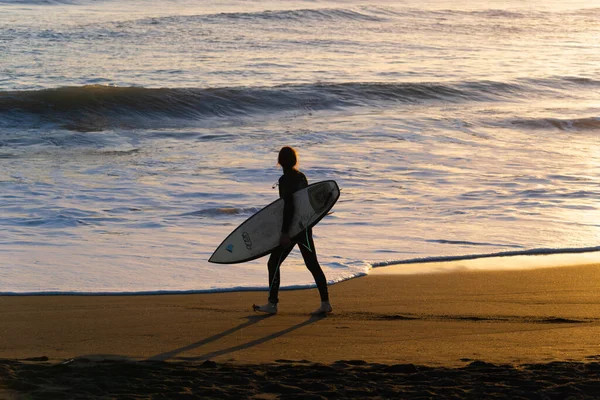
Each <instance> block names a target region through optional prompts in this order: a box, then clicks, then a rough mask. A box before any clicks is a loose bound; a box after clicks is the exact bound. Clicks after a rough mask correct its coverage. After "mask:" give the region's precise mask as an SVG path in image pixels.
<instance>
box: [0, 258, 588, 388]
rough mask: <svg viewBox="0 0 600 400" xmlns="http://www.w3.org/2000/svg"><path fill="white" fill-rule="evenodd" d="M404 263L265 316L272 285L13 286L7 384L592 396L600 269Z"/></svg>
mask: <svg viewBox="0 0 600 400" xmlns="http://www.w3.org/2000/svg"><path fill="white" fill-rule="evenodd" d="M538 259H541V260H543V257H542V258H538ZM486 262H487V263H490V262H491V263H494V262H495V263H499V264H498V265H501V263H507V262H511V260H510V259H509V258H497V259H493V260H487V261H486ZM458 267H460V263H457V269H460V268H458ZM393 268H394V267H389V268H381V269H376V270H374V271H373V272H372V273H371V274H370V275H368V276H366V277H361V278H357V279H353V280H350V281H346V282H342V283H340V284H336V285H333V286H331V287H330V295H331V299H332V304H333V306H334V312H333V313H332V314H330V315H329V316H327V317H312V316H310V315H309V313H310V311H311V310H312V309H314V308H315V306H316V305H317V303H318V294H317V292H316V289H310V290H292V291H283V292H282V293H281V295H280V307H279V314H278V315H276V316H263V315H259V314H256V313H253V312H252V311H251V305H252V304H253V303H255V302H256V303H258V302H262V301H264V299H265V297H266V293H265V292H231V293H213V294H197V295H162V296H6V297H0V314H1V315H2V326H1V328H0V335H1V336H0V339H1V340H0V359H2V361H0V379H1V384H2V387H3V388H4V389H3V390H4V391H3V392H2V394H3V395H4V396H5V397H17V398H18V397H19V395H24V394H28V395H30V396H32V397H34V398H62V397H61V396H64V395H65V394H66V393H75V394H77V395H81V398H94V396H97V397H102V396H108V397H118V398H150V397H153V396H154V395H158V394H160V395H161V396H163V397H162V398H170V397H174V396H176V395H178V394H187V396H188V397H189V398H195V397H198V398H206V397H215V398H224V397H232V398H233V397H238V398H239V396H240V393H245V394H244V396H243V397H254V398H277V397H278V396H285V398H291V397H294V396H297V397H302V396H309V397H310V396H312V397H314V398H323V397H325V398H328V397H336V396H337V397H380V398H389V397H394V396H404V397H430V396H444V397H446V396H458V397H467V398H468V397H471V398H476V397H480V396H493V395H497V396H499V397H503V396H510V397H513V398H514V397H519V396H521V397H527V398H532V397H533V398H535V397H542V395H544V396H546V397H550V398H553V397H556V398H564V396H565V395H573V396H575V397H578V398H580V397H586V396H589V397H593V396H595V394H594V393H597V391H594V388H596V389H598V388H600V363H599V362H598V361H599V360H600V341H599V338H600V323H599V321H600V320H599V319H598V315H600V291H598V282H599V281H600V279H599V278H600V265H577V266H564V267H552V268H543V269H533V270H512V271H471V272H452V273H445V274H427V275H401V274H396V273H394V270H393ZM396 268H400V267H396ZM283 273H284V275H283V276H285V271H284V272H283ZM117 376H118V377H117ZM113 381H114V382H116V383H115V384H114V385H112V384H109V382H113ZM477 387H479V389H477ZM36 396H37V397H36ZM261 396H262V397H261ZM265 396H266V397H265ZM290 396H291V397H290ZM302 398H305V397H302Z"/></svg>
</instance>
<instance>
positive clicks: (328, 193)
mask: <svg viewBox="0 0 600 400" xmlns="http://www.w3.org/2000/svg"><path fill="white" fill-rule="evenodd" d="M339 197H340V188H339V187H338V185H337V183H336V182H335V181H332V180H329V181H321V182H316V183H313V184H312V185H308V186H307V187H306V188H304V189H302V190H299V191H297V192H296V193H294V218H293V219H292V223H291V225H290V230H289V234H290V237H291V238H292V240H293V239H294V238H295V237H296V236H298V235H299V234H301V233H303V232H304V230H305V229H307V228H312V227H313V226H315V225H316V224H317V223H318V222H319V221H320V220H321V219H322V218H323V217H324V216H325V215H327V213H328V212H329V210H331V208H332V207H333V205H334V204H335V203H336V201H337V200H338V198H339ZM282 224H283V199H277V200H275V201H274V202H272V203H271V204H269V205H268V206H266V207H265V208H263V209H262V210H260V211H258V212H257V213H256V214H254V215H253V216H251V217H250V218H248V219H247V220H246V221H244V222H243V223H242V224H241V225H240V226H238V227H237V228H236V229H235V230H234V231H233V232H231V233H230V234H229V236H227V237H226V238H225V240H223V243H221V244H220V245H219V247H217V249H216V250H215V252H214V253H213V255H212V256H210V258H209V259H208V261H209V262H212V263H217V264H236V263H242V262H246V261H250V260H254V259H256V258H259V257H262V256H264V255H266V254H269V253H270V252H272V251H273V250H274V249H275V248H276V247H277V246H279V238H280V237H281V226H282Z"/></svg>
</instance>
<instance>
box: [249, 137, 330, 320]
mask: <svg viewBox="0 0 600 400" xmlns="http://www.w3.org/2000/svg"><path fill="white" fill-rule="evenodd" d="M277 161H278V164H279V165H280V166H281V168H282V169H283V175H282V176H281V177H280V178H279V197H280V198H282V199H283V201H284V207H283V225H282V227H281V237H280V240H279V246H278V247H277V248H276V249H275V250H273V252H272V253H271V256H270V257H269V261H268V262H267V267H268V269H269V299H268V303H267V304H265V305H263V306H255V307H254V308H255V310H256V311H262V312H265V313H268V314H276V313H277V303H278V302H279V298H278V294H279V284H280V276H281V274H280V266H281V264H282V263H283V261H284V260H285V259H286V257H287V256H288V255H289V254H290V252H291V251H292V249H293V248H294V246H295V245H296V243H298V246H299V248H300V252H301V253H302V258H303V259H304V264H305V265H306V268H308V270H309V271H310V272H311V273H312V275H313V278H314V279H315V283H316V284H317V288H318V289H319V295H320V296H321V306H320V307H319V308H317V309H316V310H315V311H314V312H313V314H323V313H329V312H331V311H332V310H333V309H332V307H331V304H330V303H329V293H328V290H327V279H326V278H325V274H324V273H323V270H322V269H321V266H320V265H319V261H318V260H317V251H316V249H315V243H314V241H313V236H312V229H311V228H308V229H307V230H305V231H304V232H301V233H300V234H299V235H297V237H296V240H297V242H294V241H292V238H290V235H289V229H290V225H291V223H292V219H293V218H294V196H293V194H294V193H295V192H296V191H298V190H301V189H304V188H305V187H307V186H308V180H307V179H306V176H305V175H304V174H303V173H302V172H300V170H298V168H297V165H298V155H297V153H296V150H294V149H293V148H292V147H288V146H286V147H283V148H281V150H280V151H279V157H278V160H277Z"/></svg>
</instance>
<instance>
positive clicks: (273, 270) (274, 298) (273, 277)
mask: <svg viewBox="0 0 600 400" xmlns="http://www.w3.org/2000/svg"><path fill="white" fill-rule="evenodd" d="M293 248H294V245H293V244H292V245H290V246H287V247H282V246H279V247H277V248H276V249H275V250H273V252H272V253H271V256H270V257H269V261H268V262H267V267H268V268H269V303H272V304H277V303H278V302H279V297H278V296H279V284H280V277H281V273H280V271H279V270H280V266H281V263H283V261H284V260H285V259H286V257H287V256H288V255H289V254H290V252H291V251H292V249H293Z"/></svg>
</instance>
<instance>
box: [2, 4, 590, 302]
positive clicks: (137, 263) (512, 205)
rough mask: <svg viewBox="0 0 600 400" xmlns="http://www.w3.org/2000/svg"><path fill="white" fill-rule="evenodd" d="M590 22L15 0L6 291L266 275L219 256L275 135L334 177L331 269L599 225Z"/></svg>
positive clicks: (421, 9) (503, 246)
mask: <svg viewBox="0 0 600 400" xmlns="http://www.w3.org/2000/svg"><path fill="white" fill-rule="evenodd" d="M209 3H210V4H209ZM599 38H600V1H598V2H596V1H557V0H549V1H545V2H539V1H533V0H521V1H516V0H513V1H510V0H509V1H495V0H490V1H480V0H465V1H460V2H455V1H453V2H451V1H443V0H440V1H433V0H421V1H416V0H405V1H377V2H375V1H354V0H348V1H296V0H290V1H262V0H251V1H241V0H236V1H225V2H198V1H191V0H161V1H155V0H123V1H112V0H106V1H95V0H69V1H41V0H39V1H28V0H25V1H16V0H12V1H3V0H0V259H1V262H0V293H7V292H10V293H23V292H86V293H97V292H102V293H116V292H134V293H135V292H159V291H210V290H232V289H242V288H246V289H248V288H265V287H266V286H267V282H266V281H267V277H266V267H265V265H264V264H265V263H266V260H265V259H261V260H257V261H254V262H251V263H246V264H240V265H231V266H227V265H213V264H209V263H208V262H207V259H208V257H209V256H210V254H211V253H212V251H213V250H214V249H215V248H216V246H217V245H218V244H219V243H221V241H222V239H223V238H224V237H225V236H226V235H227V234H228V233H229V232H230V231H231V230H233V229H234V228H235V227H236V226H237V225H238V224H240V223H241V222H243V220H245V219H246V218H248V217H249V216H250V215H252V214H253V213H254V212H256V211H258V210H259V209H260V208H262V207H263V206H264V205H266V204H268V203H270V202H271V201H273V200H274V199H276V198H277V195H278V194H277V190H274V189H272V186H273V184H274V183H275V182H276V181H277V179H278V177H279V175H280V171H279V169H278V168H277V166H276V157H277V151H278V150H279V148H280V147H281V146H283V145H291V146H294V147H296V148H297V149H298V150H299V154H300V168H301V169H302V170H303V171H304V172H305V173H306V175H307V176H308V178H309V181H311V182H316V181H319V180H325V179H335V180H336V181H337V182H338V183H339V185H340V187H341V188H342V194H341V197H340V200H339V202H338V204H337V205H336V206H335V208H334V211H335V212H334V214H333V215H331V216H329V217H327V218H326V219H324V220H323V221H322V222H321V223H320V224H319V225H318V226H317V227H316V228H315V241H316V246H317V250H318V253H319V258H320V261H321V263H322V265H323V267H324V269H325V272H326V275H327V277H328V279H329V280H330V281H332V282H333V281H339V280H343V279H347V278H350V277H354V276H358V275H361V274H364V273H367V272H368V270H369V269H370V268H371V266H372V265H376V266H377V265H381V264H385V263H387V262H390V261H392V262H394V261H402V260H410V259H415V258H425V259H427V258H436V257H449V256H458V255H467V256H468V255H474V254H490V253H498V252H517V253H519V252H528V251H531V252H534V253H543V252H547V251H550V250H547V249H553V250H552V251H555V250H556V249H558V251H565V252H567V251H577V250H578V249H583V248H594V247H595V246H597V245H598V244H599V239H600V201H599V198H600V152H599V149H600V41H599V40H598V39H599ZM282 271H283V275H282V284H283V285H284V286H287V287H302V286H307V285H311V284H312V276H311V275H310V273H309V272H308V271H306V269H305V267H304V266H303V264H302V261H301V258H300V257H299V254H297V253H296V252H295V253H293V255H292V256H291V257H290V259H289V261H287V262H286V263H285V264H284V265H283V266H282ZM422 272H428V271H426V270H425V271H422Z"/></svg>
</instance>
